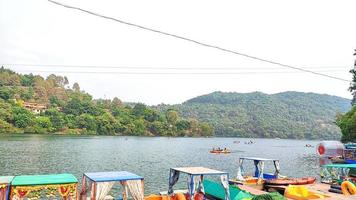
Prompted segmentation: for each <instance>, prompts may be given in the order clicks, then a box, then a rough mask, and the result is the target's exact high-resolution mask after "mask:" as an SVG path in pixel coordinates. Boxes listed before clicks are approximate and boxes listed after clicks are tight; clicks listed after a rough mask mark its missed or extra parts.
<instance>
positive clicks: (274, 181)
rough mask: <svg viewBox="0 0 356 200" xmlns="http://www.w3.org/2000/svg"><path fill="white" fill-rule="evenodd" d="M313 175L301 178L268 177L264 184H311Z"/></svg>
mask: <svg viewBox="0 0 356 200" xmlns="http://www.w3.org/2000/svg"><path fill="white" fill-rule="evenodd" d="M315 180H316V178H315V177H303V178H283V179H270V180H265V184H268V185H306V184H313V183H314V182H315Z"/></svg>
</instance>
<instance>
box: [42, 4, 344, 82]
mask: <svg viewBox="0 0 356 200" xmlns="http://www.w3.org/2000/svg"><path fill="white" fill-rule="evenodd" d="M48 1H49V2H50V3H53V4H56V5H59V6H62V7H65V8H69V9H74V10H78V11H81V12H84V13H87V14H90V15H94V16H97V17H100V18H104V19H108V20H112V21H115V22H118V23H121V24H125V25H129V26H133V27H136V28H140V29H143V30H147V31H151V32H155V33H158V34H162V35H166V36H169V37H173V38H177V39H181V40H185V41H188V42H192V43H195V44H198V45H200V46H205V47H209V48H213V49H217V50H220V51H223V52H226V53H230V54H234V55H238V56H243V57H246V58H249V59H253V60H257V61H260V62H264V63H269V64H273V65H278V66H281V67H284V68H288V69H293V70H298V71H300V72H306V73H311V74H315V75H318V76H323V77H328V78H331V79H335V80H340V81H344V82H348V83H350V80H347V79H343V78H340V77H336V76H331V75H328V74H324V73H320V72H317V71H312V70H309V69H305V68H300V67H295V66H292V65H287V64H283V63H280V62H277V61H273V60H268V59H264V58H260V57H256V56H253V55H250V54H245V53H241V52H238V51H234V50H230V49H226V48H223V47H220V46H215V45H212V44H208V43H204V42H200V41H197V40H194V39H190V38H186V37H183V36H179V35H176V34H172V33H167V32H164V31H160V30H156V29H152V28H149V27H145V26H142V25H138V24H134V23H131V22H126V21H123V20H120V19H117V18H113V17H109V16H105V15H102V14H99V13H95V12H93V11H89V10H85V9H82V8H79V7H74V6H70V5H66V4H63V3H60V2H56V1H53V0H48ZM121 73H122V72H121ZM130 73H132V72H130ZM147 73H149V72H147ZM147 73H146V74H147ZM215 74H216V73H215ZM229 74H231V73H229Z"/></svg>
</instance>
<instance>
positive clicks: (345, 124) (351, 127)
mask: <svg viewBox="0 0 356 200" xmlns="http://www.w3.org/2000/svg"><path fill="white" fill-rule="evenodd" d="M354 56H356V50H355V53H354ZM350 73H351V74H352V82H351V85H350V87H349V90H350V92H351V94H352V95H353V99H352V102H351V104H352V105H353V107H352V109H351V111H349V112H348V113H346V114H345V115H338V117H337V125H338V126H339V127H340V128H341V132H342V138H341V140H342V141H343V142H356V60H355V64H354V68H353V69H352V70H350Z"/></svg>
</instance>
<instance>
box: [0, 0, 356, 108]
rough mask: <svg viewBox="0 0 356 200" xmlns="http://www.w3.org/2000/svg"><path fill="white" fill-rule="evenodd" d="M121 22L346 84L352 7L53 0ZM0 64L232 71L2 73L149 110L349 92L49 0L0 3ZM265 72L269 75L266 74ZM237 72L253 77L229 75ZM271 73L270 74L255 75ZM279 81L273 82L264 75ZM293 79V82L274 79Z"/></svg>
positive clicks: (301, 1) (353, 31) (353, 33)
mask: <svg viewBox="0 0 356 200" xmlns="http://www.w3.org/2000/svg"><path fill="white" fill-rule="evenodd" d="M58 1H59V2H63V3H66V4H70V5H73V6H78V7H81V8H85V9H87V10H91V11H95V12H98V13H101V14H103V15H107V16H111V17H115V18H118V19H121V20H124V21H128V22H132V23H136V24H140V25H143V26H147V27H151V28H154V29H159V30H162V31H166V32H169V33H174V34H177V35H181V36H185V37H189V38H192V39H195V40H199V41H202V42H205V43H210V44H214V45H218V46H221V47H224V48H228V49H231V50H235V51H239V52H242V53H247V54H251V55H253V56H258V57H262V58H266V59H271V60H274V61H278V62H281V63H285V64H289V65H293V66H297V67H302V68H306V69H310V70H314V71H323V73H326V74H329V75H333V76H337V77H340V78H344V79H349V80H350V79H351V76H350V74H349V73H348V71H349V70H350V69H351V68H352V66H353V60H354V58H353V56H352V54H353V52H354V49H355V48H356V26H355V23H356V21H355V19H356V12H355V8H356V1H354V0H350V1H346V0H345V1H336V0H335V1H327V0H313V1H310V0H296V1H286V0H280V1H273V0H271V1H265V0H261V1H256V0H249V1H236V0H231V1H218V0H215V1H212V0H201V1H192V0H179V1H167V0H151V1H137V0H130V1H115V0H105V1H104V0H91V1H89V0H85V1H84V0H82V1H79V0H71V1H69V0H58ZM0 64H38V65H48V64H52V65H81V66H82V65H90V66H125V67H148V68H152V67H162V68H165V67H174V68H236V69H237V70H235V71H233V72H235V74H216V75H206V74H204V75H202V74H199V75H197V74H193V75H192V74H190V75H187V74H184V75H182V74H178V75H177V74H173V75H172V74H169V75H167V74H166V75H162V74H158V75H157V74H153V75H152V74H149V75H147V74H144V75H142V74H140V75H138V74H119V73H94V74H93V73H89V74H84V73H68V71H74V72H81V71H87V72H95V71H98V72H99V71H104V72H149V73H152V72H159V73H161V72H165V73H167V72H168V73H172V72H173V73H176V72H179V73H186V72H194V73H195V72H203V73H206V72H208V73H211V72H212V73H214V72H217V73H221V72H224V73H225V72H232V70H229V71H226V70H193V71H192V70H190V71H187V70H152V69H112V68H74V67H73V68H68V67H67V68H63V67H57V66H41V67H34V66H22V65H18V66H15V65H5V66H6V67H9V68H11V69H13V70H15V71H17V72H21V73H25V72H33V73H35V74H41V75H43V76H47V75H48V74H49V73H38V71H54V72H56V74H59V75H65V76H67V77H68V78H69V81H70V82H71V84H73V83H74V82H78V83H79V84H80V86H81V88H82V89H83V90H85V91H87V92H89V93H90V94H92V95H93V96H94V97H95V98H104V97H105V98H113V97H115V96H117V97H119V98H120V99H122V100H123V101H132V102H143V103H147V104H158V103H170V104H172V103H181V102H183V101H185V100H187V99H189V98H192V97H195V96H197V95H202V94H206V93H210V92H213V91H217V90H219V91H227V92H253V91H261V92H265V93H277V92H283V91H290V90H295V91H302V92H316V93H327V94H331V95H338V96H342V97H346V98H351V95H350V94H349V92H348V91H347V87H348V83H346V82H342V81H338V80H333V79H329V78H325V77H321V76H316V75H312V74H307V73H299V72H298V73H294V72H295V70H286V69H284V68H282V67H279V66H275V65H271V64H266V63H262V62H258V61H255V60H251V59H248V58H245V57H239V56H236V55H232V54H228V53H224V52H221V51H218V50H215V49H210V48H206V47H202V46H199V45H196V44H194V43H189V42H187V41H183V40H179V39H175V38H171V37H168V36H164V35H159V34H157V33H152V32H148V31H145V30H141V29H138V28H135V27H130V26H127V25H123V24H119V23H115V22H113V21H109V20H105V19H102V18H98V17H95V16H91V15H88V14H85V13H82V12H79V11H75V10H69V9H65V8H63V7H60V6H56V5H54V4H52V3H49V2H48V1H46V0H0ZM271 68H272V69H271ZM236 72H238V73H241V72H248V73H250V72H259V73H258V74H256V73H254V74H236ZM260 72H269V73H260ZM271 72H277V73H271ZM279 72H291V73H279Z"/></svg>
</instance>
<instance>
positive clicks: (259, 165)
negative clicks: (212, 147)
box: [236, 157, 280, 181]
mask: <svg viewBox="0 0 356 200" xmlns="http://www.w3.org/2000/svg"><path fill="white" fill-rule="evenodd" d="M244 160H252V161H253V163H254V165H255V177H257V178H258V181H262V179H263V178H274V177H276V178H278V177H279V176H280V174H279V173H280V166H279V160H278V159H270V158H258V157H240V159H239V166H238V169H237V177H236V179H237V180H240V181H244V180H245V179H244V177H243V175H242V173H243V171H244V170H243V166H242V165H243V162H244ZM267 161H271V162H273V164H274V168H275V172H274V175H273V176H271V177H270V176H267V174H264V166H265V162H267ZM264 176H266V177H264Z"/></svg>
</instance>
